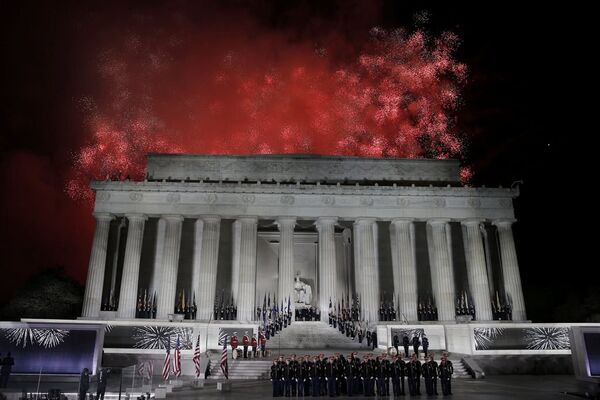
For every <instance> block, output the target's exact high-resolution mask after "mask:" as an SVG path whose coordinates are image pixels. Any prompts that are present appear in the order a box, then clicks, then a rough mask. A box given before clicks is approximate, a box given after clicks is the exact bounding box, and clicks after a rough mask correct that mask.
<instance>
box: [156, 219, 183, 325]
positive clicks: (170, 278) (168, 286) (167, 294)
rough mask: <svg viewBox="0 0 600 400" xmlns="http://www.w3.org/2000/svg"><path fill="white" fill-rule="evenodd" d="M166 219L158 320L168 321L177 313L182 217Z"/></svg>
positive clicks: (157, 312) (157, 311)
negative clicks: (171, 315)
mask: <svg viewBox="0 0 600 400" xmlns="http://www.w3.org/2000/svg"><path fill="white" fill-rule="evenodd" d="M163 218H164V219H165V243H164V249H163V256H162V266H161V267H162V274H160V276H161V280H160V282H159V285H160V289H159V291H158V294H157V297H158V299H157V303H158V305H157V310H156V318H157V319H167V318H168V317H169V314H173V313H174V312H175V296H176V291H177V269H178V267H179V248H180V246H181V226H182V224H183V217H182V216H181V215H168V216H164V217H163Z"/></svg>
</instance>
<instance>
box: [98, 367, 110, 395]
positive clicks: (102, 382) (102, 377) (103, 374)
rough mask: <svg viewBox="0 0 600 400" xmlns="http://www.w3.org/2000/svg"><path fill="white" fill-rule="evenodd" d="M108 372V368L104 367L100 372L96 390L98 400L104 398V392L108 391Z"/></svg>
mask: <svg viewBox="0 0 600 400" xmlns="http://www.w3.org/2000/svg"><path fill="white" fill-rule="evenodd" d="M108 372H109V370H108V369H106V368H102V369H101V370H100V372H98V390H97V391H96V400H104V392H106V384H107V383H108Z"/></svg>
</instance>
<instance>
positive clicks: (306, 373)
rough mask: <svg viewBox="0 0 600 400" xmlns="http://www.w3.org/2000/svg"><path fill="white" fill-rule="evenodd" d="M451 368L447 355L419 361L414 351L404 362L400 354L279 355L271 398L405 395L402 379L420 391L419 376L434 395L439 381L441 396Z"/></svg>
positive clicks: (448, 389) (448, 385)
mask: <svg viewBox="0 0 600 400" xmlns="http://www.w3.org/2000/svg"><path fill="white" fill-rule="evenodd" d="M453 372H454V369H453V367H452V362H451V361H450V360H448V357H447V354H446V353H444V355H443V356H442V358H441V361H440V363H439V364H438V363H437V362H436V361H435V360H434V357H433V355H430V357H429V358H428V359H427V361H426V362H424V363H421V362H420V361H419V360H418V358H417V355H416V354H413V356H412V358H411V359H410V361H408V362H405V361H404V359H403V355H401V356H393V357H388V356H387V355H385V354H382V355H378V356H375V355H373V354H368V355H365V356H364V357H363V358H362V359H361V358H360V357H358V356H357V355H356V353H352V354H351V355H350V356H349V357H348V358H345V357H344V356H343V355H340V354H335V355H333V356H330V357H327V358H326V357H325V356H324V355H323V354H321V355H319V356H314V357H312V359H311V357H310V356H308V355H307V356H304V357H300V358H296V355H292V356H291V357H290V358H287V359H286V358H284V357H283V356H280V357H279V358H278V359H277V358H276V359H274V360H273V365H272V366H271V384H272V388H273V397H279V396H286V397H290V396H292V397H296V396H305V397H306V396H311V395H312V396H326V395H329V396H330V397H334V396H340V395H346V396H359V395H362V396H375V394H377V395H378V396H389V395H390V381H391V386H392V388H391V391H392V393H393V395H394V396H400V395H405V382H406V380H408V391H409V393H410V394H411V395H413V396H414V395H420V394H421V377H423V378H424V380H425V387H426V392H427V394H429V395H437V394H438V393H437V386H438V385H437V381H438V378H439V380H440V381H441V386H442V392H443V394H444V395H450V394H452V387H451V378H452V374H453Z"/></svg>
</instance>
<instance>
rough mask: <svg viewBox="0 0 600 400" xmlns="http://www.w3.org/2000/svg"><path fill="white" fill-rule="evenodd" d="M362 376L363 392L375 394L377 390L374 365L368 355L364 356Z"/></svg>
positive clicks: (366, 394)
mask: <svg viewBox="0 0 600 400" xmlns="http://www.w3.org/2000/svg"><path fill="white" fill-rule="evenodd" d="M362 378H363V392H364V395H365V396H367V397H369V396H375V392H374V390H373V380H374V378H375V377H374V376H373V365H372V363H371V360H370V359H369V357H368V356H365V357H364V361H363V363H362Z"/></svg>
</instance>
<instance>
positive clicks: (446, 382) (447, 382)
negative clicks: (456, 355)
mask: <svg viewBox="0 0 600 400" xmlns="http://www.w3.org/2000/svg"><path fill="white" fill-rule="evenodd" d="M453 373H454V367H453V366H452V361H450V360H448V353H443V355H442V360H441V361H440V365H439V367H438V375H439V377H440V381H441V385H442V394H443V395H444V396H448V395H451V394H452V374H453Z"/></svg>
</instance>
